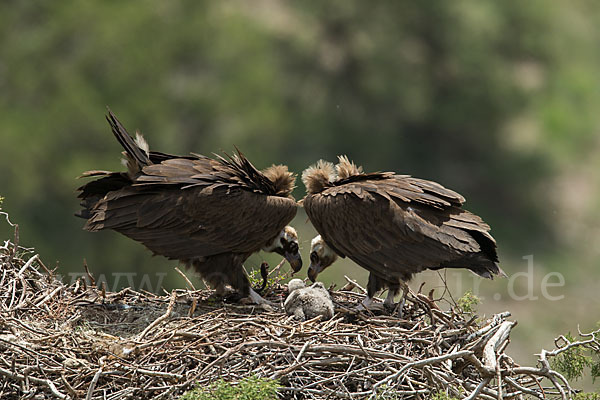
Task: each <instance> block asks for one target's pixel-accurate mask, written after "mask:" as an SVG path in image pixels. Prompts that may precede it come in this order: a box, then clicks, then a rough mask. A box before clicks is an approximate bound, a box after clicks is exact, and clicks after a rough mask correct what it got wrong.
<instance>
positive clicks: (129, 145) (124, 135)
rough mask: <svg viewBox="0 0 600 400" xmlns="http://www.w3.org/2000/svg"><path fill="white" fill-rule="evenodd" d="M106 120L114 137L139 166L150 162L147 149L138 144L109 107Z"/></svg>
mask: <svg viewBox="0 0 600 400" xmlns="http://www.w3.org/2000/svg"><path fill="white" fill-rule="evenodd" d="M106 120H107V121H108V123H109V124H110V128H111V130H112V132H113V135H115V138H117V140H118V141H119V143H120V144H121V146H123V148H124V149H125V151H126V152H127V155H128V156H129V157H131V158H132V159H133V160H134V161H135V163H136V164H137V165H138V166H139V167H140V168H142V167H144V166H146V165H149V164H151V162H150V157H149V155H148V153H147V150H146V151H145V150H144V149H142V148H141V147H140V146H138V144H137V143H136V142H135V141H134V140H133V138H132V137H131V136H130V135H129V133H128V132H127V130H126V129H125V127H124V126H123V125H122V124H121V122H120V121H119V120H118V119H117V116H116V115H115V114H114V113H113V112H112V111H111V110H110V109H109V110H108V115H107V116H106Z"/></svg>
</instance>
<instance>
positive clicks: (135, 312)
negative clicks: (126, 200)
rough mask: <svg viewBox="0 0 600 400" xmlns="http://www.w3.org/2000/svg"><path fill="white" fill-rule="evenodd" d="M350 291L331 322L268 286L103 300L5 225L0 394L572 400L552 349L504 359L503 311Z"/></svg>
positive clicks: (338, 299) (338, 301)
mask: <svg viewBox="0 0 600 400" xmlns="http://www.w3.org/2000/svg"><path fill="white" fill-rule="evenodd" d="M353 286H354V288H353ZM357 288H358V289H360V287H358V285H354V284H349V285H347V286H346V287H344V288H343V289H342V290H339V291H332V293H331V294H332V298H333V300H334V303H335V306H336V310H335V315H334V317H333V318H332V319H331V320H328V321H320V320H319V319H313V320H309V321H297V320H293V319H292V317H288V316H287V315H286V314H285V312H284V311H283V307H282V306H281V303H282V301H283V300H284V299H285V296H286V295H287V289H286V288H285V287H282V286H280V285H278V284H275V285H272V286H271V287H270V289H269V291H268V292H267V298H268V299H269V300H271V301H272V302H274V303H276V306H275V307H273V308H269V307H267V309H265V308H264V307H259V306H243V305H234V304H224V303H223V302H222V301H221V300H218V299H214V298H213V297H211V292H210V291H207V290H175V291H173V292H172V293H171V294H170V295H165V296H159V295H154V294H151V293H141V292H136V291H133V290H131V289H125V290H122V291H120V292H118V293H110V292H105V291H103V290H102V289H98V288H96V287H95V284H94V281H93V277H92V276H91V275H90V276H89V277H88V279H85V280H84V279H80V280H78V281H76V282H75V283H74V284H72V285H65V284H63V283H62V282H61V281H60V280H58V279H56V277H55V276H54V275H53V272H52V271H49V270H48V269H47V268H46V267H45V266H44V265H43V263H42V262H41V260H40V259H39V257H38V256H37V255H36V254H34V253H33V252H32V250H30V249H24V248H22V247H19V246H18V229H17V228H16V227H15V238H14V240H13V241H10V240H7V241H5V242H4V246H2V247H0V377H1V378H0V398H3V399H4V398H40V399H41V398H59V399H67V398H69V399H75V398H78V399H79V398H85V399H126V398H135V399H149V398H157V399H176V398H178V397H179V396H180V395H181V394H182V393H183V392H185V391H186V390H189V389H191V388H193V387H195V386H197V385H199V386H200V387H206V386H208V385H209V384H210V383H211V382H214V381H216V380H218V379H225V380H229V381H232V382H237V381H239V380H240V379H242V378H245V377H249V376H253V375H255V376H259V377H263V378H272V379H277V380H278V381H279V383H280V385H281V388H280V390H279V397H280V398H283V399H325V398H329V399H332V398H360V399H362V398H373V399H375V398H376V399H399V398H403V399H426V398H430V397H431V396H432V395H433V394H435V393H439V392H444V393H447V394H448V395H450V396H452V397H457V398H468V399H474V398H481V399H497V398H502V396H503V398H506V399H508V398H524V397H527V396H531V397H532V398H540V399H544V398H563V399H567V398H569V397H570V396H571V395H572V394H573V392H572V390H571V388H570V387H569V384H568V382H567V381H566V380H565V379H564V377H563V376H562V375H561V374H559V373H558V372H556V371H553V370H552V369H551V368H550V365H549V363H548V361H547V359H546V356H554V355H556V354H558V353H559V352H560V351H562V350H561V349H560V348H559V349H556V350H554V351H553V352H546V351H542V354H541V356H540V361H539V363H538V366H536V367H521V366H519V365H517V364H516V363H515V362H513V360H512V359H511V358H510V357H509V356H508V355H506V353H505V348H506V346H507V345H508V343H509V335H510V331H511V329H512V328H513V327H514V326H515V324H516V322H513V321H510V320H509V319H508V317H509V316H510V314H509V313H508V312H506V313H502V314H498V315H495V316H493V317H492V318H490V319H488V320H485V321H479V320H478V319H477V317H476V316H474V315H472V314H467V313H463V312H461V311H460V309H459V308H458V307H457V306H455V305H453V304H452V305H450V306H448V305H447V304H442V303H443V301H440V300H439V299H438V300H434V299H433V298H432V296H431V295H424V294H421V293H414V292H410V293H409V294H408V295H407V298H406V304H405V307H404V312H403V317H402V318H398V317H396V316H390V315H388V314H389V313H387V312H384V311H383V310H381V311H377V307H375V311H374V312H371V313H366V312H360V313H359V312H356V311H353V309H354V307H355V306H356V305H357V304H358V303H359V302H360V301H361V300H362V299H363V298H364V294H362V293H357V292H355V291H354V289H357ZM441 305H444V308H445V309H444V310H443V309H442V307H441ZM592 339H593V340H594V341H595V340H596V338H595V337H592Z"/></svg>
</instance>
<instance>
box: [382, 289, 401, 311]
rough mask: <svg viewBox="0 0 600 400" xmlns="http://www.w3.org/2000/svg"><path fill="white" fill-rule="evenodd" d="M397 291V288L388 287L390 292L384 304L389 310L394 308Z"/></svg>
mask: <svg viewBox="0 0 600 400" xmlns="http://www.w3.org/2000/svg"><path fill="white" fill-rule="evenodd" d="M396 293H398V292H397V291H396V290H394V289H392V288H389V289H388V294H387V297H386V298H385V301H384V302H383V306H384V307H385V308H386V309H388V310H394V306H395V304H394V297H395V296H396Z"/></svg>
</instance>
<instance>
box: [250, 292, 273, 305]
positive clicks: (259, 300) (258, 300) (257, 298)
mask: <svg viewBox="0 0 600 400" xmlns="http://www.w3.org/2000/svg"><path fill="white" fill-rule="evenodd" d="M246 299H247V300H250V303H254V304H259V305H267V306H270V307H273V306H275V304H274V303H272V302H270V301H269V300H267V299H264V298H263V297H262V296H261V295H260V294H258V293H256V292H255V291H254V289H252V288H250V295H249V296H248V297H246Z"/></svg>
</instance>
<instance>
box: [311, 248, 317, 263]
mask: <svg viewBox="0 0 600 400" xmlns="http://www.w3.org/2000/svg"><path fill="white" fill-rule="evenodd" d="M310 262H312V263H317V262H319V256H318V255H317V252H316V251H313V252H312V253H310Z"/></svg>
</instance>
